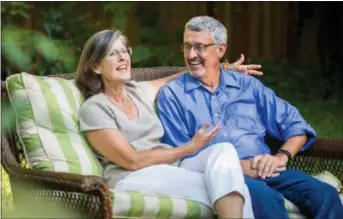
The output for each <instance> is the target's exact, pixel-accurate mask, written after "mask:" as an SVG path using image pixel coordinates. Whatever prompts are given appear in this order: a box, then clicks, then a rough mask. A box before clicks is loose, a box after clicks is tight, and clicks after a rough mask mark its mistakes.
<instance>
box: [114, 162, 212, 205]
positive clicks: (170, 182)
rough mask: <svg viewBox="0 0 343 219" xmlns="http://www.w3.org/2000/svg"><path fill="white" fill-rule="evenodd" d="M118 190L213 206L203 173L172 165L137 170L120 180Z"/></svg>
mask: <svg viewBox="0 0 343 219" xmlns="http://www.w3.org/2000/svg"><path fill="white" fill-rule="evenodd" d="M115 190H116V191H140V192H142V193H144V194H157V193H159V194H165V195H167V196H170V197H174V198H182V199H189V200H193V201H197V202H200V203H202V204H204V205H206V206H208V207H210V208H212V205H211V202H210V198H209V196H208V194H207V191H206V187H205V182H204V177H203V174H201V173H198V172H193V171H188V170H185V169H182V168H179V167H175V166H170V165H154V166H150V167H146V168H143V169H141V170H138V171H135V172H133V173H131V174H130V175H128V176H127V177H126V178H124V179H122V180H120V181H119V182H118V183H117V184H116V186H115Z"/></svg>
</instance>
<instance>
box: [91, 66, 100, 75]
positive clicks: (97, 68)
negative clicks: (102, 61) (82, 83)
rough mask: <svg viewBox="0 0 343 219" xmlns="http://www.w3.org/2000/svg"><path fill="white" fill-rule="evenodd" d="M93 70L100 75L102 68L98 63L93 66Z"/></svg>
mask: <svg viewBox="0 0 343 219" xmlns="http://www.w3.org/2000/svg"><path fill="white" fill-rule="evenodd" d="M92 70H93V72H95V73H96V74H98V75H100V73H101V72H100V68H99V66H98V65H96V66H94V67H93V68H92Z"/></svg>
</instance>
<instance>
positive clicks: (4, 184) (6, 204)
mask: <svg viewBox="0 0 343 219" xmlns="http://www.w3.org/2000/svg"><path fill="white" fill-rule="evenodd" d="M1 179H2V180H1V197H2V202H1V208H2V209H4V210H5V211H12V210H13V199H12V193H11V185H10V180H9V178H8V175H7V173H6V172H5V170H4V169H3V168H2V167H1Z"/></svg>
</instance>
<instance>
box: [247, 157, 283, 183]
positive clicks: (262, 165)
mask: <svg viewBox="0 0 343 219" xmlns="http://www.w3.org/2000/svg"><path fill="white" fill-rule="evenodd" d="M287 162H288V158H287V156H285V155H277V156H273V155H269V154H264V155H258V156H256V157H254V158H253V159H252V160H251V164H252V169H254V170H257V175H258V177H261V178H262V179H265V178H266V177H274V176H277V175H279V172H281V171H284V170H286V164H287Z"/></svg>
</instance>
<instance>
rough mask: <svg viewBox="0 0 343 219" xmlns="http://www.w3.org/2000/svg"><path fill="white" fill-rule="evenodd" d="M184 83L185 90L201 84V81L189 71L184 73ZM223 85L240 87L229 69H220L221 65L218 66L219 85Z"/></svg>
mask: <svg viewBox="0 0 343 219" xmlns="http://www.w3.org/2000/svg"><path fill="white" fill-rule="evenodd" d="M185 84H186V86H185V89H186V91H187V92H188V91H191V90H194V89H196V88H198V87H201V86H202V84H201V82H200V81H199V80H198V79H196V78H194V77H193V76H191V74H190V73H189V72H188V73H187V74H186V83H185ZM223 86H231V87H237V88H240V86H239V84H238V83H237V81H236V79H235V77H234V74H233V72H231V71H229V70H224V69H222V67H220V81H219V87H223Z"/></svg>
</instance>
